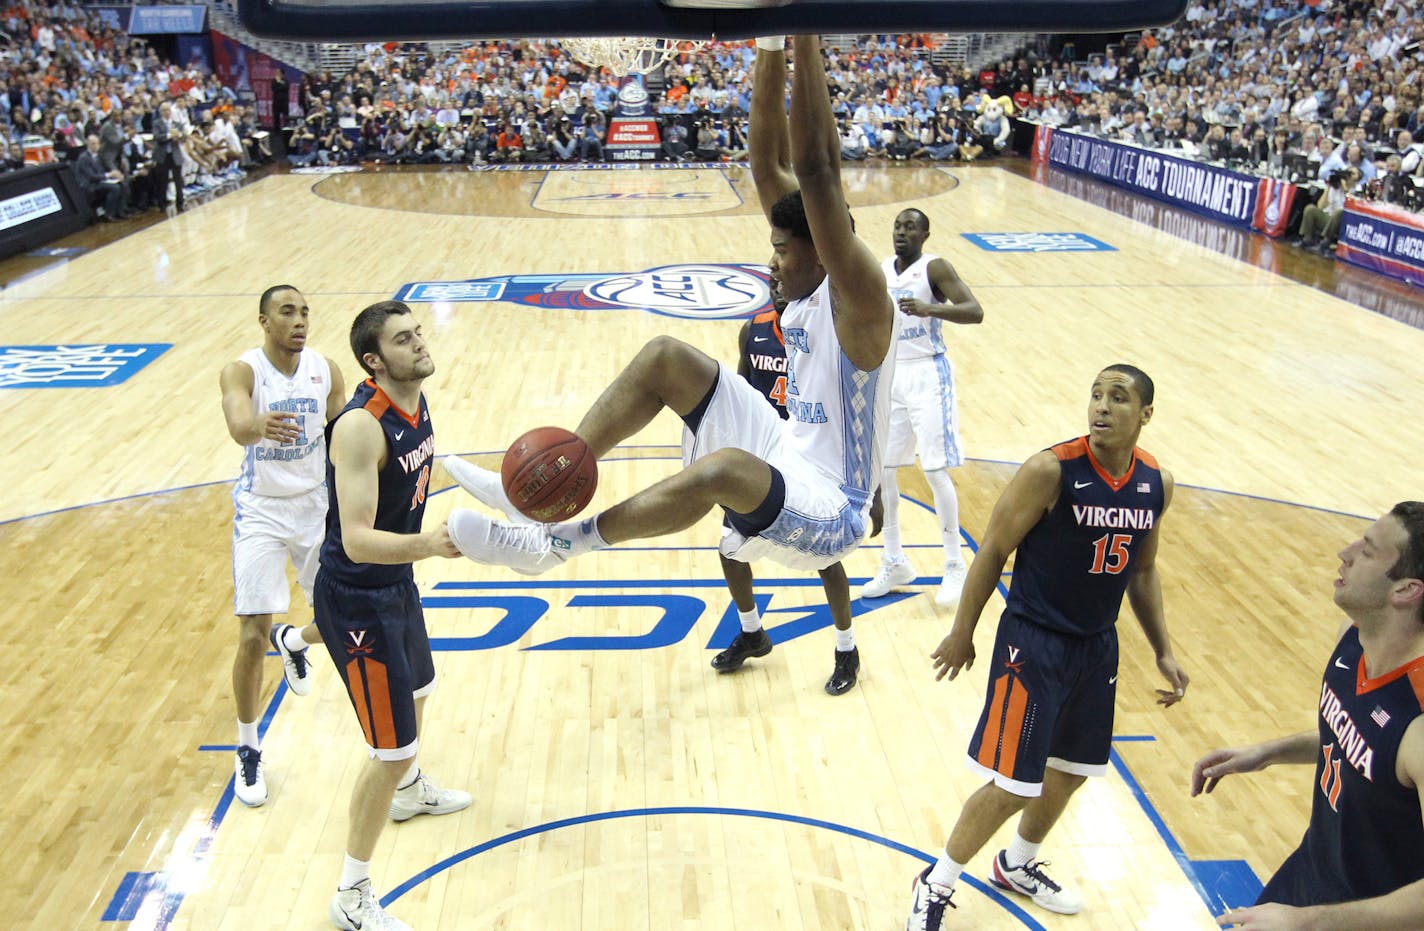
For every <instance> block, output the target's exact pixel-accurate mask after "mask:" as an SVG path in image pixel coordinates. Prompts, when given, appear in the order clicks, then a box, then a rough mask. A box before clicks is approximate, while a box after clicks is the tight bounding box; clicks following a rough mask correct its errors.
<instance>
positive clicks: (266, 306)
mask: <svg viewBox="0 0 1424 931" xmlns="http://www.w3.org/2000/svg"><path fill="white" fill-rule="evenodd" d="M278 291H296V292H297V293H298V294H301V293H302V292H301V290H300V289H298V288H297V287H296V285H290V284H274V285H272V287H270V288H268V289H267V290H266V291H263V292H262V296H261V297H260V298H258V299H257V313H258V315H259V316H263V317H265V316H267V311H269V310H270V309H271V307H272V299H273V298H274V297H276V295H277V292H278Z"/></svg>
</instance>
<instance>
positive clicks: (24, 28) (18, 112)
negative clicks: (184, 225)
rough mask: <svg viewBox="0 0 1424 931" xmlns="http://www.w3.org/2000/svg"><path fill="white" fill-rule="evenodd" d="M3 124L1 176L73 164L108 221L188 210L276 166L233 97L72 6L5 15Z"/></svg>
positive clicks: (0, 81)
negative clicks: (47, 164)
mask: <svg viewBox="0 0 1424 931" xmlns="http://www.w3.org/2000/svg"><path fill="white" fill-rule="evenodd" d="M0 119H3V126H0V129H3V139H0V142H3V156H4V157H3V163H0V164H3V169H4V170H13V169H16V168H19V167H22V166H23V165H24V163H25V153H26V151H27V150H29V151H32V152H33V153H35V155H36V158H35V160H36V161H41V160H48V159H49V158H50V157H53V158H55V159H57V160H60V161H66V162H72V163H73V164H74V170H75V174H76V177H77V179H78V182H79V185H80V187H81V188H82V189H83V190H84V192H85V194H86V195H87V196H88V197H89V198H90V203H91V206H92V207H94V208H95V210H96V215H97V216H98V218H99V219H101V220H105V221H112V220H117V219H122V218H125V217H128V216H132V215H134V214H136V213H138V212H141V211H144V210H148V209H161V208H164V207H169V208H171V209H174V210H178V209H182V207H183V205H184V198H185V195H187V196H192V195H196V194H198V193H201V192H204V191H208V190H213V189H215V188H218V187H221V186H223V185H224V184H225V183H228V182H231V181H233V180H235V179H237V178H240V177H241V176H242V174H243V168H242V166H244V165H251V164H252V163H253V162H254V161H260V160H262V159H264V158H266V157H270V152H269V151H268V150H267V143H266V134H265V133H263V132H262V131H261V130H260V129H259V128H258V127H257V125H256V123H255V120H254V117H253V113H252V108H251V107H250V106H246V105H244V104H243V102H242V101H239V100H238V98H237V95H236V94H235V93H234V92H233V91H232V89H230V88H227V87H224V86H223V85H222V84H221V83H220V82H219V81H218V80H217V79H216V78H215V77H213V76H212V75H211V74H204V73H203V71H202V70H201V69H199V68H196V67H190V68H184V67H180V66H178V65H176V64H174V63H172V62H165V61H162V60H160V58H159V56H158V55H157V54H156V53H155V52H154V51H153V50H152V49H151V48H149V47H148V45H147V44H146V43H145V42H144V41H143V40H142V39H139V38H135V37H132V36H129V35H127V34H126V33H124V32H123V31H121V30H119V29H115V28H113V27H111V26H110V25H108V24H106V23H105V22H104V20H103V19H102V18H101V16H100V15H99V13H98V12H96V11H94V10H92V9H91V8H89V7H85V6H81V5H78V4H75V3H70V2H65V0H60V2H57V3H47V2H40V0H12V2H10V3H9V5H8V6H6V7H5V8H4V9H3V10H0Z"/></svg>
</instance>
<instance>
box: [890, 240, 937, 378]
mask: <svg viewBox="0 0 1424 931" xmlns="http://www.w3.org/2000/svg"><path fill="white" fill-rule="evenodd" d="M936 258H938V256H933V255H930V254H929V253H928V252H925V253H921V254H920V257H919V259H918V260H916V261H915V263H914V264H913V265H911V266H910V267H909V268H907V269H905V271H904V274H901V273H899V272H897V271H895V256H893V255H892V256H890V258H888V259H886V260H885V261H884V263H882V265H881V268H883V269H885V285H886V287H888V288H889V289H890V299H891V300H892V301H894V302H895V308H896V310H895V314H896V316H898V317H899V318H900V350H899V355H898V357H899V359H900V360H901V361H905V360H909V359H929V358H932V357H934V356H938V355H943V354H944V335H943V332H942V330H943V326H944V321H943V320H941V319H940V318H938V317H912V316H910V315H909V314H903V313H900V310H899V307H900V298H902V297H913V298H915V299H917V300H921V301H924V302H925V303H926V304H934V303H937V302H936V300H935V294H934V287H933V286H932V285H931V284H930V263H931V262H933V261H934V260H935V259H936Z"/></svg>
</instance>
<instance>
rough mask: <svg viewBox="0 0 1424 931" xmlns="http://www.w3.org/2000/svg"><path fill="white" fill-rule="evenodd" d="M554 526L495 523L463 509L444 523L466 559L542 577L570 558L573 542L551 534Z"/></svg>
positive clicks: (495, 521)
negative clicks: (542, 574) (544, 573)
mask: <svg viewBox="0 0 1424 931" xmlns="http://www.w3.org/2000/svg"><path fill="white" fill-rule="evenodd" d="M552 526H553V525H552V524H514V523H509V522H507V521H500V520H493V519H491V518H489V517H486V516H485V515H483V514H481V513H480V512H479V511H467V510H464V509H463V508H456V509H455V510H453V511H451V512H450V518H449V520H447V521H446V522H445V529H446V530H447V531H449V533H450V542H452V543H454V544H455V548H456V549H458V550H459V551H460V552H461V553H463V554H464V555H465V556H466V557H467V558H469V559H473V560H474V561H475V562H478V563H484V564H485V565H487V566H508V567H509V568H511V569H513V570H514V571H515V572H519V573H522V574H524V575H539V574H540V573H541V572H546V571H548V570H549V569H552V568H554V567H555V566H561V565H563V563H564V560H566V559H568V558H569V552H570V548H571V544H570V542H569V541H568V540H565V539H564V538H563V537H556V536H554V535H553V534H552V533H550V532H549V531H550V528H551V527H552Z"/></svg>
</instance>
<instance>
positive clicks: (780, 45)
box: [756, 36, 786, 52]
mask: <svg viewBox="0 0 1424 931" xmlns="http://www.w3.org/2000/svg"><path fill="white" fill-rule="evenodd" d="M756 44H757V48H759V49H766V50H767V51H768V52H784V51H786V36H757V40H756Z"/></svg>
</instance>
